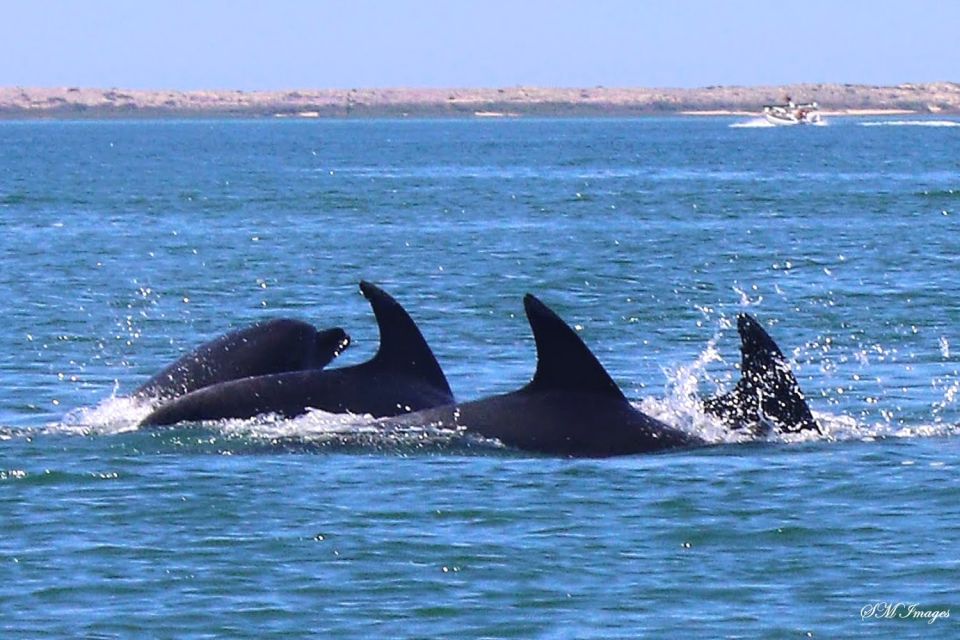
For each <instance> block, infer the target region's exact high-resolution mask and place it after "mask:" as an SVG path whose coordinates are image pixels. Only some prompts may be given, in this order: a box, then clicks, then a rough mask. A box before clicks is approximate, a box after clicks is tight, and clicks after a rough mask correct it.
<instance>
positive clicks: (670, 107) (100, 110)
mask: <svg viewBox="0 0 960 640" xmlns="http://www.w3.org/2000/svg"><path fill="white" fill-rule="evenodd" d="M786 96H792V97H793V99H795V100H800V101H804V102H817V103H819V105H820V108H821V110H822V111H823V112H824V113H825V114H828V115H864V114H897V113H914V114H941V115H945V114H960V83H954V82H940V83H927V84H900V85H896V86H874V85H858V84H795V85H783V86H764V87H737V86H710V87H703V88H697V89H648V88H608V87H590V88H579V89H569V88H567V89H563V88H560V89H555V88H537V87H505V88H499V89H497V88H493V89H298V90H290V91H240V90H222V91H173V90H171V91H164V90H126V89H116V88H111V89H90V88H81V87H62V88H30V87H7V88H0V118H2V119H42V118H55V119H77V118H90V119H97V118H167V117H170V118H259V117H300V118H377V117H488V118H495V117H517V116H536V117H563V116H577V117H601V116H619V117H623V116H642V115H669V114H690V115H697V114H703V115H755V114H758V113H759V112H760V110H761V108H762V106H763V105H764V104H770V103H777V102H782V101H784V100H785V98H786Z"/></svg>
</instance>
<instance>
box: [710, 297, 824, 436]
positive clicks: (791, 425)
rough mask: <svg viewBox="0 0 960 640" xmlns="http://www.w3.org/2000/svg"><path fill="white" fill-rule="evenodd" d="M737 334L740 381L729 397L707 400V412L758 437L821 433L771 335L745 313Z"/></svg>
mask: <svg viewBox="0 0 960 640" xmlns="http://www.w3.org/2000/svg"><path fill="white" fill-rule="evenodd" d="M737 331H738V332H739V333H740V354H741V364H740V373H741V378H740V381H739V382H738V383H737V386H736V387H735V388H734V389H733V391H731V392H730V393H727V394H724V395H721V396H717V397H714V398H710V399H709V400H707V401H706V402H705V403H704V410H705V411H706V412H707V413H710V414H713V415H715V416H717V417H719V418H721V419H722V420H724V421H725V422H727V423H728V424H730V425H731V426H732V427H733V428H734V429H749V430H750V431H752V432H753V433H754V434H756V435H764V434H765V433H767V432H769V431H771V430H774V431H778V432H781V433H796V432H799V431H816V432H818V433H822V431H821V430H820V426H819V425H818V424H817V421H816V420H814V418H813V414H812V413H811V412H810V407H809V406H807V401H806V399H805V398H804V397H803V392H802V391H801V390H800V385H799V383H798V382H797V379H796V377H794V375H793V372H792V371H791V370H790V365H789V364H788V363H787V359H786V358H785V357H784V356H783V353H782V352H781V351H780V348H779V347H778V346H777V343H776V342H774V341H773V338H771V337H770V334H768V333H767V332H766V330H764V328H763V327H762V326H761V325H760V323H759V322H757V320H756V319H755V318H753V317H752V316H750V315H748V314H746V313H741V314H740V315H739V316H738V318H737Z"/></svg>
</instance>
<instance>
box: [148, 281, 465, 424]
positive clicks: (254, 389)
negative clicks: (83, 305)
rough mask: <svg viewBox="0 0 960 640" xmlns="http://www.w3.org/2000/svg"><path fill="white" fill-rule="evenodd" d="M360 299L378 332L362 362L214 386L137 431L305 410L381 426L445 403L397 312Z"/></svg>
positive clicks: (374, 297)
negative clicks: (387, 419)
mask: <svg viewBox="0 0 960 640" xmlns="http://www.w3.org/2000/svg"><path fill="white" fill-rule="evenodd" d="M360 291H361V292H362V293H363V295H364V296H365V297H366V298H367V300H368V301H369V302H370V306H371V307H372V308H373V313H374V316H375V317H376V320H377V325H378V326H379V329H380V347H379V349H378V350H377V353H376V355H374V357H373V358H372V359H370V360H369V361H367V362H364V363H362V364H358V365H355V366H351V367H343V368H339V369H325V370H317V369H313V370H309V371H288V372H284V373H275V374H271V375H263V376H253V377H248V378H243V379H239V380H231V381H227V382H223V383H220V384H215V385H212V386H208V387H205V388H203V389H199V390H197V391H193V392H191V393H188V394H186V395H184V396H181V397H179V398H176V399H174V400H172V401H171V402H168V403H166V404H164V405H162V406H160V407H159V408H158V409H157V410H155V411H154V412H153V413H151V414H150V415H148V416H147V417H146V418H145V419H144V420H143V421H142V422H141V423H140V424H141V426H156V425H169V424H175V423H178V422H187V421H189V422H196V421H201V420H222V419H226V418H241V419H244V418H252V417H254V416H257V415H260V414H265V413H271V414H277V415H280V416H283V417H287V418H292V417H296V416H298V415H301V414H303V413H306V412H307V410H308V409H321V410H323V411H328V412H330V413H352V414H369V415H372V416H374V417H376V418H381V417H384V416H396V415H399V414H401V413H405V412H410V411H417V410H419V409H426V408H429V407H435V406H438V405H443V404H449V403H451V402H453V393H452V392H451V391H450V386H449V385H448V384H447V379H446V377H445V376H444V374H443V370H442V369H441V368H440V365H439V364H438V363H437V360H436V358H435V357H434V355H433V352H432V351H431V350H430V347H429V345H427V342H426V340H424V338H423V335H422V334H421V333H420V330H419V329H418V328H417V325H416V324H415V323H414V322H413V320H412V319H411V318H410V316H409V315H408V314H407V312H406V311H405V310H404V309H403V307H401V306H400V304H398V303H397V301H396V300H394V299H393V298H391V297H390V296H389V295H388V294H387V293H386V292H385V291H383V290H382V289H380V288H378V287H376V286H375V285H373V284H370V283H369V282H361V283H360Z"/></svg>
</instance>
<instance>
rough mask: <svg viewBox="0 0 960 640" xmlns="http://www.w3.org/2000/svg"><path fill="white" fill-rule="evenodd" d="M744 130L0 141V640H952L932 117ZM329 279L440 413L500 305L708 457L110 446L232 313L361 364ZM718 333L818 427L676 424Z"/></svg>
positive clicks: (503, 127) (950, 224) (197, 124)
mask: <svg viewBox="0 0 960 640" xmlns="http://www.w3.org/2000/svg"><path fill="white" fill-rule="evenodd" d="M756 124H757V123H755V122H745V121H742V120H737V119H730V118H705V119H692V118H662V119H661V118H649V119H635V120H615V119H611V120H527V119H518V120H512V119H506V120H438V121H430V120H373V121H353V120H342V121H294V120H276V121H266V120H263V121H129V122H127V121H104V122H99V121H84V122H0V256H2V263H0V264H2V269H0V293H2V300H3V304H4V309H3V314H2V319H3V322H2V323H0V347H2V348H0V530H2V535H0V635H2V636H3V637H25V638H33V637H88V638H139V637H155V638H210V637H231V638H233V637H237V638H239V637H249V638H269V637H276V638H281V637H282V638H289V637H307V636H310V637H324V638H328V637H329V638H368V637H391V638H427V637H431V638H432V637H451V636H457V637H463V638H507V637H512V638H635V637H664V638H668V637H677V636H678V635H681V634H683V635H686V636H689V637H698V638H699V637H704V638H721V637H723V638H746V637H762V638H804V637H820V638H839V637H866V636H871V637H873V636H879V637H890V638H902V637H918V638H920V637H922V638H928V637H936V638H955V637H958V633H960V631H958V630H960V627H958V624H960V621H958V619H960V578H958V577H957V576H958V575H960V571H958V570H960V561H958V554H957V548H958V542H960V482H958V467H960V438H958V436H960V428H958V427H957V426H956V424H957V423H958V422H960V407H958V398H957V396H958V393H960V372H958V369H960V303H958V301H957V291H956V290H957V287H956V284H957V274H958V273H960V121H957V120H951V119H943V118H938V119H936V120H932V119H920V118H913V119H906V120H904V119H897V120H893V119H854V118H844V119H831V120H830V121H829V123H828V126H824V127H809V128H764V127H760V126H755V125H756ZM360 279H368V280H371V281H373V282H376V283H378V284H380V285H381V286H382V287H384V288H385V289H386V290H387V291H389V292H390V293H391V294H393V295H394V296H395V297H396V298H397V299H398V300H399V301H400V302H401V303H402V304H404V305H405V306H406V308H407V309H408V310H409V311H410V313H411V314H412V315H413V317H414V318H415V319H416V320H417V321H418V323H419V325H420V327H421V329H422V331H423V333H424V335H425V337H426V338H427V340H428V341H429V342H430V344H431V346H432V347H433V349H434V351H435V353H436V355H437V357H438V359H439V361H440V363H441V365H442V366H443V368H444V370H445V371H446V373H447V376H448V378H449V380H450V383H451V386H452V388H453V390H454V393H455V394H456V395H457V396H458V397H459V398H462V399H472V398H476V397H480V396H483V395H488V394H491V393H499V392H504V391H508V390H511V389H514V388H517V387H519V386H521V385H522V384H524V383H525V382H526V381H527V380H528V379H529V377H530V375H531V374H532V371H533V368H534V346H533V341H532V338H531V336H530V332H529V327H528V326H527V324H526V320H525V317H524V315H523V309H522V304H521V299H522V296H523V295H524V294H525V293H527V292H531V293H534V294H536V295H538V296H539V297H540V298H541V299H542V300H544V301H545V302H546V303H547V304H549V305H550V306H551V307H553V308H554V309H555V310H557V311H558V312H559V313H560V314H561V315H562V316H563V317H564V318H566V319H567V320H568V321H569V322H570V323H571V324H572V325H574V326H575V327H576V328H577V330H578V331H579V332H580V335H581V336H582V337H583V339H584V340H585V341H586V343H587V344H588V345H589V346H590V347H591V348H592V349H593V350H594V352H595V353H596V354H597V356H598V357H599V358H600V360H601V361H602V362H603V363H604V365H605V366H606V367H607V369H608V370H609V371H610V372H611V374H612V376H613V377H614V378H615V379H616V380H617V382H618V383H619V384H620V385H621V386H622V388H623V389H624V391H625V393H626V394H627V396H628V397H629V398H631V400H632V401H634V402H635V403H636V404H637V406H638V407H641V408H642V409H644V410H645V411H648V412H650V413H652V414H654V415H657V416H658V417H660V418H661V419H663V420H665V421H668V422H670V423H671V424H675V425H677V426H679V427H681V428H684V429H687V430H689V431H692V432H696V433H698V434H700V435H703V436H704V437H706V438H707V439H708V440H710V441H711V442H713V443H714V444H715V445H716V446H712V447H708V448H703V449H696V450H688V451H680V452H675V453H669V454H662V455H651V456H632V457H624V458H617V459H609V460H564V459H556V458H551V457H541V456H533V455H529V454H522V453H518V452H514V451H510V450H507V449H505V448H503V447H500V446H498V445H497V443H495V442H481V441H473V440H464V439H463V438H460V437H450V436H449V435H447V434H443V433H436V432H429V431H416V430H414V431H411V432H409V433H401V434H391V435H390V436H389V437H388V436H385V435H379V434H378V433H377V432H376V430H375V429H372V428H371V426H370V425H369V424H366V423H363V421H360V422H359V423H357V421H356V420H354V421H345V420H344V419H343V418H340V417H336V416H330V415H326V414H321V413H318V412H316V413H312V414H309V415H307V416H304V417H301V418H297V419H295V420H277V419H269V418H266V419H256V420H251V421H229V422H226V423H221V424H213V425H189V426H184V427H177V428H173V429H167V430H161V431H140V430H138V429H137V428H136V426H135V425H136V423H137V421H138V420H139V419H140V418H142V417H143V416H144V415H145V413H146V411H147V410H148V409H147V408H146V407H142V406H138V405H136V404H135V403H132V402H130V401H128V400H125V399H124V394H125V393H128V392H130V391H131V390H132V389H134V388H135V387H136V386H137V385H138V384H140V383H142V382H143V381H145V380H146V379H147V378H148V377H149V376H151V375H152V374H153V373H155V372H157V371H158V370H159V369H160V368H162V367H163V366H165V365H166V364H168V363H169V362H171V361H173V360H174V359H175V358H176V357H178V356H179V355H180V354H182V353H184V352H186V351H188V350H190V349H191V348H193V347H194V346H196V345H198V344H199V343H201V342H203V341H204V340H207V339H209V338H212V337H214V336H216V335H218V334H220V333H223V332H225V331H227V330H228V329H231V328H237V327H241V326H244V325H245V324H248V323H250V322H253V321H256V320H259V319H263V318H267V317H273V316H293V317H298V318H301V319H304V320H307V321H310V322H312V323H314V324H315V325H317V326H319V327H327V326H342V327H344V328H345V329H346V330H347V331H348V332H349V333H350V334H351V336H352V337H353V345H352V346H351V347H350V349H348V351H347V352H346V353H345V354H344V355H343V356H341V358H340V359H339V362H341V363H343V364H352V363H356V362H361V361H363V360H365V359H366V358H368V357H369V356H370V355H371V354H372V353H373V352H374V351H375V350H376V346H377V343H378V336H377V330H376V325H375V323H374V321H373V319H372V316H371V313H370V310H369V307H368V306H367V304H366V301H365V300H364V299H363V297H362V296H361V295H359V293H358V291H357V282H358V281H359V280H360ZM740 311H748V312H750V313H752V314H754V315H755V316H756V317H757V318H759V319H760V320H761V321H762V322H764V323H765V325H766V326H767V327H768V328H769V330H770V332H771V333H772V335H773V336H774V337H775V338H776V340H777V341H778V342H779V343H780V345H781V347H783V349H784V351H785V353H786V354H787V355H788V357H789V358H790V360H791V363H792V365H793V367H794V370H795V372H796V373H797V377H798V379H799V381H800V384H801V385H802V387H803V388H804V390H805V391H806V394H807V397H808V399H809V400H810V404H811V407H812V408H813V410H814V413H815V415H816V416H817V417H818V419H819V420H820V422H821V423H822V424H823V425H824V427H825V430H826V432H827V433H826V435H825V436H823V437H817V438H812V437H806V438H793V439H788V440H783V439H778V438H773V439H770V440H766V441H763V442H742V441H741V440H742V438H740V437H735V436H733V435H731V434H729V433H726V432H725V431H724V430H723V428H722V427H721V426H720V425H716V424H713V423H712V422H711V421H710V420H709V419H708V418H706V417H705V416H704V415H703V414H702V412H701V411H700V410H699V404H698V400H697V399H698V398H700V397H705V396H709V395H712V394H714V393H716V392H717V391H718V390H722V389H728V388H730V386H731V385H732V384H733V383H734V382H735V380H736V375H737V372H736V365H737V363H738V360H739V351H738V347H739V344H738V337H737V334H736V330H735V318H736V314H737V313H738V312H740ZM901 603H902V606H901V607H900V608H894V607H896V606H897V605H898V604H901ZM910 605H914V607H915V608H914V609H913V611H914V612H926V613H927V614H928V615H929V614H931V613H937V614H938V615H940V617H938V618H937V619H935V620H933V621H931V620H930V618H929V617H927V618H917V617H911V616H910V615H909V613H908V612H909V611H910V609H909V606H910ZM885 607H887V608H885ZM884 612H887V613H888V614H889V615H888V616H887V617H884V616H883V613H884ZM943 612H948V613H947V615H946V616H943V615H942V613H943Z"/></svg>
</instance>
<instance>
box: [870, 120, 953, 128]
mask: <svg viewBox="0 0 960 640" xmlns="http://www.w3.org/2000/svg"><path fill="white" fill-rule="evenodd" d="M857 124H858V125H860V126H861V127H960V122H958V121H956V120H883V121H871V122H858V123H857Z"/></svg>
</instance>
